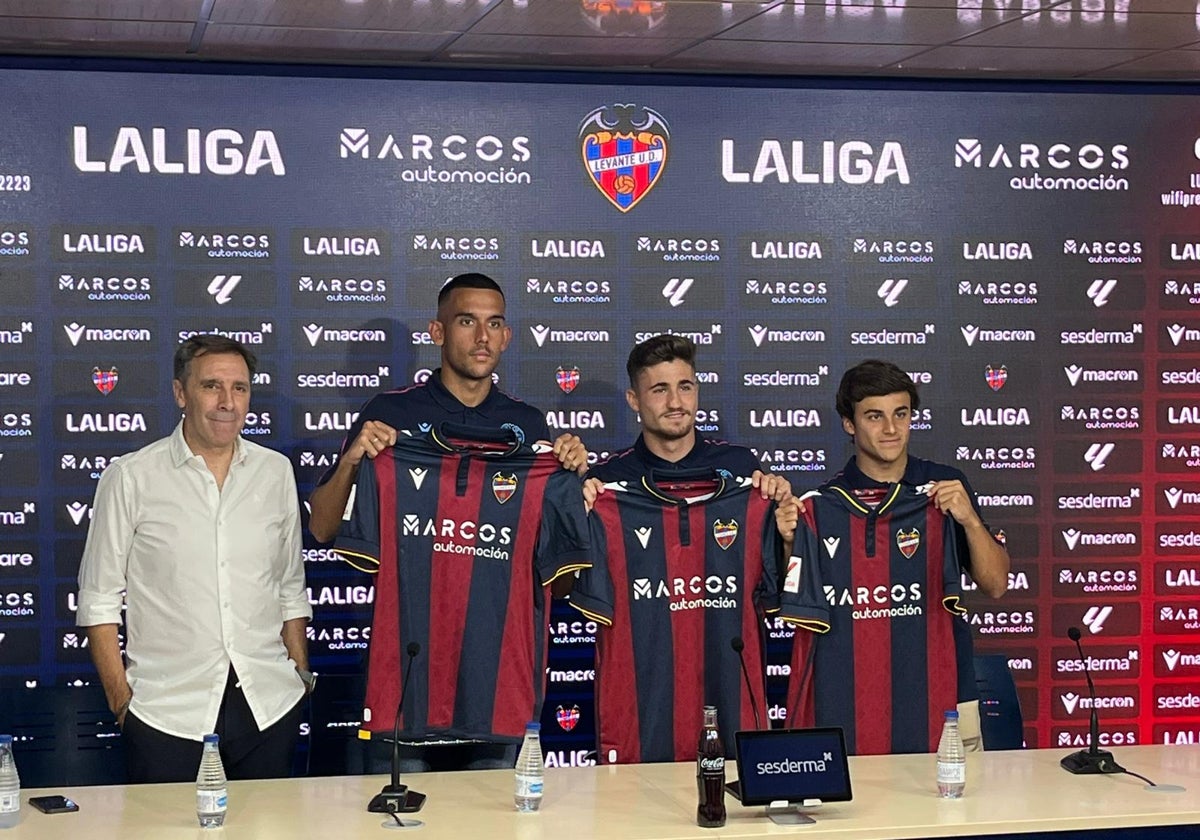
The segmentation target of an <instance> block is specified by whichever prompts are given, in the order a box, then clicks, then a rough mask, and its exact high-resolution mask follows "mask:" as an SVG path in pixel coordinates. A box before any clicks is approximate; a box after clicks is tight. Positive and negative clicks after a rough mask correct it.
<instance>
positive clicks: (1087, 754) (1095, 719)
mask: <svg viewBox="0 0 1200 840" xmlns="http://www.w3.org/2000/svg"><path fill="white" fill-rule="evenodd" d="M1067 636H1068V637H1069V638H1070V639H1071V641H1073V642H1074V643H1075V649H1076V650H1077V651H1079V661H1080V662H1082V663H1083V675H1084V676H1085V677H1087V685H1088V695H1089V696H1090V697H1091V698H1092V717H1091V727H1090V729H1089V730H1088V746H1087V749H1083V750H1080V751H1079V752H1073V753H1071V754H1070V755H1064V756H1063V757H1062V759H1060V760H1059V762H1058V763H1059V765H1060V766H1061V767H1062V769H1064V770H1066V771H1067V772H1068V773H1074V774H1076V775H1095V774H1098V773H1122V772H1124V769H1123V768H1122V767H1121V765H1119V764H1117V761H1116V759H1115V758H1113V754H1112V753H1111V752H1109V751H1108V750H1102V749H1100V716H1099V715H1098V714H1096V686H1095V684H1094V683H1093V682H1092V672H1091V669H1090V668H1088V664H1087V659H1086V658H1085V657H1084V655H1083V645H1081V644H1080V643H1079V638H1080V634H1079V628H1078V627H1071V628H1069V629H1068V630H1067Z"/></svg>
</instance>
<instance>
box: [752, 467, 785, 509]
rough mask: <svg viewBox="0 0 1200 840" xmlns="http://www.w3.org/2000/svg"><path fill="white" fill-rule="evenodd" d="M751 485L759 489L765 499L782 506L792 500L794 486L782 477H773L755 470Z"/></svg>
mask: <svg viewBox="0 0 1200 840" xmlns="http://www.w3.org/2000/svg"><path fill="white" fill-rule="evenodd" d="M750 481H751V483H752V484H753V485H754V486H755V487H756V488H758V492H759V493H761V494H762V497H763V498H764V499H770V500H771V501H773V502H775V503H777V504H780V505H782V504H783V503H784V502H786V501H788V500H789V499H791V498H792V485H791V482H789V481H788V480H787V479H786V478H784V477H783V476H781V475H772V474H771V473H765V472H763V471H762V470H755V471H754V474H753V475H751V476H750Z"/></svg>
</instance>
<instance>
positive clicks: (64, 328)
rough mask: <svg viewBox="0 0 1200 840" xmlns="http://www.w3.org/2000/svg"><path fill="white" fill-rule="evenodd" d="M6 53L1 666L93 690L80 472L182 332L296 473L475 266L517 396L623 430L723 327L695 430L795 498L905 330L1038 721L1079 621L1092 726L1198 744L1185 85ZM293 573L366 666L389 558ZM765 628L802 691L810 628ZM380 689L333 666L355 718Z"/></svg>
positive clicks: (565, 618) (1196, 315)
mask: <svg viewBox="0 0 1200 840" xmlns="http://www.w3.org/2000/svg"><path fill="white" fill-rule="evenodd" d="M2 80H3V84H2V85H0V103H2V104H3V110H4V112H5V113H6V114H8V115H9V116H8V118H7V119H6V120H5V124H4V129H3V131H2V132H0V288H2V289H3V301H4V303H3V307H2V308H0V540H2V543H0V678H3V679H4V680H5V682H6V684H12V683H13V682H14V681H15V682H16V684H17V685H22V684H23V685H25V686H28V691H29V693H30V694H29V696H30V698H31V700H30V702H31V703H36V702H37V700H36V692H37V691H38V690H39V689H42V688H44V687H46V686H62V685H82V684H84V683H94V682H95V681H96V677H95V675H94V673H93V671H92V668H91V666H90V663H89V659H88V652H87V650H86V648H85V644H84V637H83V635H82V633H81V632H80V631H78V630H77V629H76V628H75V626H74V618H75V591H76V583H75V576H76V572H77V567H78V564H79V558H80V554H81V551H82V547H83V541H84V536H85V533H86V529H87V525H88V520H89V516H90V514H91V502H92V495H93V492H94V489H95V485H96V479H97V477H98V476H99V475H100V473H101V471H102V470H103V468H104V466H105V465H106V464H108V463H110V462H111V461H112V460H113V459H115V458H117V457H118V456H120V455H121V454H123V453H127V452H129V451H131V450H133V449H135V448H137V447H139V446H142V445H144V444H146V443H148V442H150V441H152V440H154V439H155V438H158V437H160V436H162V435H165V434H167V433H168V432H169V431H170V430H171V428H172V427H173V425H174V424H175V423H176V422H177V420H178V416H179V415H178V411H177V410H176V409H175V407H174V404H173V402H172V400H171V398H170V380H171V366H170V357H171V354H172V352H173V350H174V347H175V345H176V344H177V343H178V342H179V341H180V340H182V339H184V338H186V337H187V336H190V335H194V334H197V333H213V332H216V333H222V334H226V335H230V336H233V337H236V338H238V339H240V340H241V341H244V342H246V343H247V344H249V345H250V346H251V347H252V348H253V349H254V351H255V352H256V353H257V354H258V355H259V358H260V359H261V363H262V370H261V372H260V373H259V374H258V376H257V378H256V381H255V383H254V397H253V404H252V409H253V411H252V413H251V414H250V416H249V418H248V421H247V427H246V431H245V434H246V436H247V437H248V438H250V439H252V440H254V441H257V442H259V443H261V444H264V445H266V446H270V447H274V448H277V449H279V450H281V451H283V452H285V453H287V454H288V455H289V456H290V457H291V459H292V462H293V464H294V465H295V468H296V474H297V477H298V480H299V484H300V489H301V494H302V496H305V497H306V496H307V494H308V492H309V490H310V489H311V488H312V486H313V484H314V482H315V481H316V480H317V477H318V476H319V475H320V474H321V473H322V472H323V471H324V470H325V469H326V468H327V467H328V466H329V465H331V464H333V463H334V461H335V458H336V453H337V451H338V448H339V445H340V442H341V440H342V437H343V434H344V432H345V430H346V429H347V428H349V426H350V424H351V422H352V421H353V419H354V417H355V411H356V410H357V408H358V407H359V406H360V405H361V403H362V402H363V401H364V400H365V399H366V398H367V397H368V396H369V395H371V394H373V393H375V392H377V391H380V390H385V389H388V388H393V387H400V386H404V385H407V384H410V383H413V382H419V381H421V380H422V379H424V378H425V377H427V376H428V375H429V373H430V370H431V369H432V368H434V367H435V366H436V364H437V359H438V351H437V348H436V347H435V346H433V344H432V342H431V340H430V337H429V334H428V332H427V322H428V319H429V316H430V315H431V314H432V311H433V308H434V300H435V296H436V291H437V289H438V287H439V286H440V284H441V283H442V282H444V281H445V279H446V278H447V277H449V276H451V275H453V274H456V273H459V272H462V271H468V270H479V271H484V272H487V273H489V274H491V275H493V276H495V277H496V278H498V279H499V280H500V281H501V283H502V284H503V285H504V287H505V289H506V291H507V295H508V314H509V318H510V320H511V323H512V325H513V341H512V345H511V347H510V348H509V350H508V352H507V353H506V354H505V357H504V360H503V362H502V364H501V367H500V369H499V371H498V382H499V385H500V387H501V388H503V389H505V390H507V391H510V392H512V393H514V394H517V395H520V396H522V397H524V398H526V399H528V400H529V401H531V402H533V403H534V404H536V405H538V406H539V407H541V408H542V409H543V410H545V412H546V417H547V421H548V423H549V425H550V428H551V429H552V430H553V431H554V432H556V433H557V432H573V433H576V434H578V435H580V436H581V437H582V438H583V439H584V441H585V442H586V443H587V444H588V446H589V449H590V450H591V451H592V452H593V453H595V454H598V455H605V454H607V453H609V452H612V451H614V450H617V449H620V448H622V447H624V446H626V445H628V444H629V443H630V442H631V441H632V440H633V438H634V437H635V436H636V434H637V432H638V423H637V418H636V417H635V415H634V414H633V413H632V412H631V411H629V409H628V408H627V406H626V405H625V403H624V400H623V397H622V392H623V390H624V388H625V387H626V380H625V374H624V367H623V365H624V359H625V356H626V353H627V351H628V350H629V348H630V347H631V346H632V345H633V344H634V343H635V342H637V341H640V340H642V339H644V338H646V337H648V336H651V335H654V334H656V333H660V332H674V333H678V334H681V335H686V336H688V337H690V338H692V339H693V340H695V341H696V343H697V344H698V345H699V347H700V358H699V366H698V367H699V370H698V379H699V381H700V382H701V383H702V387H701V411H700V413H699V415H698V417H697V428H698V429H699V430H700V431H702V432H703V433H705V434H707V435H713V436H716V437H722V438H727V439H731V440H733V441H735V442H739V443H742V444H745V445H748V446H750V447H753V448H754V449H755V451H756V452H757V453H758V455H759V457H760V459H761V461H762V466H763V468H764V469H769V470H773V471H775V472H779V473H782V474H784V475H786V476H787V477H788V478H789V479H790V480H791V481H792V483H793V484H794V486H795V487H796V488H797V489H798V490H799V489H803V488H807V487H811V486H813V485H815V484H818V483H820V482H822V481H824V480H826V479H828V478H830V477H831V476H832V475H833V474H834V473H835V472H837V470H838V469H839V468H840V466H841V465H842V463H843V462H844V460H845V459H846V458H847V457H848V456H849V454H850V448H849V445H848V443H847V439H846V436H845V435H844V433H843V432H842V430H841V428H840V424H839V421H838V417H837V415H836V413H835V412H834V410H833V393H834V390H835V388H836V386H837V382H838V378H839V376H840V374H841V372H842V370H843V369H844V368H845V367H846V366H847V365H850V364H853V363H855V362H857V361H859V360H861V359H863V358H867V357H884V358H888V359H892V360H895V361H896V362H897V363H899V364H900V365H901V366H902V367H903V368H904V369H905V370H907V371H910V372H911V375H912V377H913V379H914V380H915V381H916V382H917V383H918V384H919V387H920V389H921V392H922V394H923V404H922V407H921V409H920V411H919V412H917V414H916V417H915V419H914V432H913V438H912V443H913V448H914V450H915V451H917V452H919V453H921V454H923V455H925V456H928V457H932V458H935V459H937V460H940V461H944V462H946V463H949V464H952V465H954V466H956V467H959V468H961V469H962V470H963V471H964V472H965V473H966V474H967V475H968V476H969V477H970V479H971V481H972V482H973V484H974V485H975V487H976V488H977V490H978V492H979V493H980V494H981V498H980V501H981V503H982V506H983V510H984V513H985V514H986V518H987V519H988V521H989V522H990V524H991V525H992V526H993V528H995V529H1001V530H1003V533H1004V534H1005V535H1006V538H1007V543H1008V547H1009V551H1010V553H1011V555H1012V558H1013V571H1012V576H1011V586H1010V592H1009V594H1008V595H1007V596H1006V597H1005V598H1004V599H1003V600H1001V601H999V602H995V601H990V600H987V599H984V598H982V597H972V598H970V600H969V607H970V612H969V615H968V617H967V620H968V621H969V622H970V624H971V627H972V628H973V630H974V633H975V637H976V639H977V645H978V648H979V650H980V651H983V652H1002V653H1005V654H1007V655H1008V657H1009V661H1010V665H1011V666H1012V668H1013V670H1014V672H1015V674H1016V677H1017V681H1018V686H1019V690H1020V697H1021V702H1022V706H1023V710H1024V713H1025V720H1026V723H1027V727H1026V729H1027V731H1026V737H1027V741H1028V743H1029V744H1030V745H1031V746H1033V745H1036V746H1043V747H1044V746H1061V747H1068V746H1077V745H1079V744H1081V743H1083V739H1084V736H1085V731H1086V724H1087V716H1088V713H1089V701H1088V699H1087V692H1086V688H1085V684H1084V680H1083V674H1082V673H1081V672H1080V670H1079V668H1078V663H1077V661H1076V659H1075V655H1074V651H1073V648H1072V646H1071V645H1070V644H1069V642H1068V641H1067V640H1066V630H1067V628H1068V627H1070V626H1078V627H1080V628H1081V629H1082V630H1083V631H1084V636H1085V642H1086V650H1087V652H1088V653H1089V657H1090V658H1089V661H1090V666H1091V669H1092V672H1093V673H1094V675H1095V677H1096V684H1097V693H1098V701H1097V703H1098V705H1099V706H1100V707H1101V709H1102V721H1103V722H1102V726H1101V729H1102V739H1103V741H1104V742H1105V743H1107V744H1109V745H1112V746H1117V745H1124V744H1134V743H1149V742H1155V743H1163V742H1167V743H1177V742H1183V743H1193V742H1194V741H1195V740H1197V739H1198V738H1200V692H1198V690H1197V688H1196V685H1197V677H1198V676H1200V635H1198V632H1200V608H1198V607H1197V606H1196V603H1197V600H1196V596H1197V594H1200V561H1198V560H1197V546H1198V545H1200V476H1198V475H1197V472H1196V471H1197V470H1200V361H1198V354H1197V349H1198V348H1200V311H1198V310H1200V234H1198V233H1197V231H1198V225H1197V221H1198V219H1200V159H1198V158H1200V140H1198V138H1200V103H1198V102H1197V101H1196V100H1195V98H1194V97H1186V96H1183V95H1144V94H1126V93H1117V92H1103V93H1096V92H1092V91H1086V90H1085V91H1078V90H1077V91H1074V92H1042V91H1026V92H1022V91H1018V92H987V91H983V90H968V91H946V92H938V91H933V90H873V89H864V88H857V89H849V90H844V89H782V88H780V89H770V88H761V87H734V86H720V85H716V86H669V85H649V84H630V85H626V86H614V85H610V84H580V83H571V84H546V83H524V84H512V83H503V82H497V83H488V82H482V81H479V82H470V81H428V80H427V81H420V80H398V79H377V78H298V77H291V78H287V77H265V76H254V75H242V76H238V75H175V74H167V73H136V74H135V73H128V74H123V73H118V72H87V73H83V72H67V71H61V72H59V71H48V70H45V71H44V70H9V71H4V72H3V74H2ZM747 536H748V535H747ZM305 565H306V571H307V575H308V581H309V586H310V598H311V601H312V604H313V608H314V612H315V618H314V621H313V623H312V625H311V627H310V632H309V636H310V646H311V651H312V660H313V665H314V668H315V669H316V670H318V671H321V672H323V673H324V674H326V675H328V676H330V677H333V676H337V675H356V674H358V675H361V672H362V667H363V665H362V663H363V662H364V655H365V649H366V647H367V644H368V641H369V639H370V626H369V625H370V617H371V610H372V600H373V594H374V591H373V588H372V580H371V579H370V578H369V577H366V576H364V575H361V574H359V573H357V572H355V571H354V570H352V569H350V568H349V567H347V566H345V565H344V564H342V563H340V562H338V561H337V560H336V558H335V557H334V556H333V555H332V553H331V552H330V551H328V550H327V549H325V548H322V547H319V546H316V545H315V544H313V543H312V542H311V538H310V541H309V543H308V545H307V547H306V549H305ZM964 584H965V585H967V586H968V588H970V582H969V581H964ZM676 585H679V586H681V587H682V591H683V593H684V594H683V596H680V597H679V600H686V601H695V600H697V599H700V598H709V599H711V600H712V602H713V603H714V604H715V603H720V602H721V601H722V599H730V598H732V599H734V600H739V599H742V598H745V597H747V593H744V592H732V591H727V590H726V588H725V585H724V582H723V581H716V580H707V581H683V582H682V583H678V584H677V582H668V588H673V587H674V586H676ZM654 591H658V589H657V585H656V586H655V587H654ZM921 596H922V597H921V598H920V599H918V600H915V601H914V600H911V599H910V595H909V594H908V593H900V592H894V593H893V592H869V593H853V594H852V597H854V598H858V599H860V601H861V609H862V610H863V613H862V614H863V616H864V619H863V620H869V619H868V618H866V617H867V616H870V615H872V614H877V613H876V612H875V611H880V610H892V609H901V610H908V609H912V608H916V609H938V608H939V607H938V606H937V603H936V600H934V601H929V600H926V599H927V597H928V593H921ZM552 630H553V633H552V636H553V652H552V664H551V667H550V671H549V674H548V680H549V691H550V695H549V699H548V702H547V704H546V710H545V718H544V719H545V723H546V725H547V728H546V730H545V731H546V732H547V742H548V743H547V745H548V748H549V750H548V752H549V759H550V761H551V762H552V763H581V762H588V761H591V760H594V753H593V752H591V751H590V750H591V744H592V737H593V734H594V728H593V703H592V689H591V678H592V675H593V672H592V667H593V665H592V644H591V642H592V639H593V636H594V634H595V630H596V628H595V627H594V625H592V624H590V623H588V622H586V621H583V620H582V619H580V618H578V617H576V616H575V614H574V612H573V611H571V610H570V609H569V608H562V609H558V610H557V611H556V612H555V615H554V619H553V628H552ZM765 632H767V633H768V634H769V638H770V640H771V655H772V660H773V662H774V664H773V665H772V669H771V670H772V674H773V678H774V679H775V684H776V692H777V689H778V686H779V684H780V683H781V681H782V679H783V677H784V676H785V675H786V670H787V669H786V664H784V663H785V662H786V648H787V645H788V644H789V637H788V634H787V633H786V632H785V631H784V630H783V629H782V628H780V627H779V626H776V625H774V624H770V625H768V626H767V627H766V628H765ZM22 681H23V682H22ZM358 690H359V687H358V685H357V684H356V682H355V681H354V680H352V679H345V680H341V681H338V680H330V681H329V682H328V683H327V687H323V688H322V691H333V692H338V691H340V692H345V693H346V696H345V697H342V698H341V699H342V700H344V701H345V703H344V704H343V706H344V707H345V708H347V709H355V708H356V704H357V702H358V697H357V696H354V695H355V692H357V691H358ZM777 698H778V694H777V693H776V694H775V696H774V697H773V699H772V702H771V705H772V709H771V716H772V718H773V719H780V718H781V717H782V716H783V709H782V707H781V706H779V703H778V699H777ZM354 714H355V712H353V711H351V712H348V713H345V714H344V715H343V717H344V718H345V719H338V720H332V721H330V720H314V721H313V726H314V731H313V737H314V738H322V737H326V736H330V737H332V736H333V735H337V736H339V737H345V736H346V735H347V733H348V732H351V731H353V725H354V720H355V719H356V718H355V717H354V716H353V715H354ZM551 733H552V734H551Z"/></svg>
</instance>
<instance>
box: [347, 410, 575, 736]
mask: <svg viewBox="0 0 1200 840" xmlns="http://www.w3.org/2000/svg"><path fill="white" fill-rule="evenodd" d="M335 548H336V550H337V551H338V552H339V553H340V554H342V556H343V557H344V558H345V559H346V560H347V561H348V562H350V563H351V565H353V566H355V567H357V568H360V569H362V570H364V571H368V572H375V573H377V579H376V584H375V614H374V618H373V620H372V634H371V647H370V652H369V655H368V665H367V689H366V701H365V708H364V712H363V728H364V730H365V731H367V732H382V731H387V732H389V733H390V732H391V730H392V727H393V724H394V722H395V715H396V706H397V703H398V701H399V698H400V692H401V690H402V688H403V686H402V685H401V681H402V678H403V670H404V666H405V664H406V663H405V662H404V661H403V660H404V659H405V658H406V657H405V656H404V654H403V652H404V651H406V650H407V648H408V645H409V644H410V643H412V642H416V643H418V644H419V645H420V646H421V653H420V655H419V656H418V657H417V658H416V659H415V660H414V663H413V669H412V678H411V681H410V684H409V686H408V693H407V695H406V697H405V701H404V703H405V705H404V713H403V717H402V720H401V732H402V735H403V737H405V738H408V739H411V740H433V739H439V738H443V739H444V738H479V739H483V740H489V741H502V742H503V741H507V742H517V741H520V740H521V738H522V736H523V734H524V732H525V724H526V723H528V722H529V721H531V720H537V719H538V717H539V715H540V713H541V705H542V696H543V689H544V683H545V674H546V644H547V637H546V622H547V607H548V604H547V601H548V600H549V588H548V587H549V584H550V582H551V581H552V580H553V579H554V578H556V577H558V576H559V575H562V574H565V573H568V572H573V571H575V570H578V569H582V568H585V567H586V566H587V565H588V563H589V562H590V561H589V560H588V554H587V523H586V517H585V514H584V510H583V497H582V493H581V484H580V480H579V478H578V477H577V476H576V475H575V474H574V473H572V472H569V471H567V470H563V469H561V468H560V466H559V463H558V460H557V459H556V458H555V457H554V455H553V453H552V452H551V451H550V448H549V447H548V446H545V445H538V446H536V447H530V446H528V445H524V444H521V443H519V442H518V441H517V439H516V437H515V436H514V435H513V433H512V432H511V430H494V431H490V432H489V431H485V430H479V429H469V428H465V427H456V426H452V425H450V424H443V425H442V426H441V427H439V428H435V429H433V430H431V431H430V432H429V433H427V434H418V435H416V436H410V435H406V434H401V435H400V436H399V437H398V439H397V441H396V445H395V446H393V447H392V448H391V449H389V450H385V451H384V452H382V453H380V455H379V456H378V457H376V458H374V459H373V460H371V461H363V465H362V467H361V468H360V469H359V471H358V481H357V484H356V485H355V499H354V505H353V509H352V511H351V516H350V518H349V519H348V520H346V521H345V522H343V524H342V529H341V533H340V534H339V536H338V538H337V542H336V546H335Z"/></svg>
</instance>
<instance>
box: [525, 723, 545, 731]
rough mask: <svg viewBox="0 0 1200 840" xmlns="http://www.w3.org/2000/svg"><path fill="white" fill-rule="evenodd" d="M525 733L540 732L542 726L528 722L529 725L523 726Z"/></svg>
mask: <svg viewBox="0 0 1200 840" xmlns="http://www.w3.org/2000/svg"><path fill="white" fill-rule="evenodd" d="M525 731H526V732H541V731H542V725H541V724H540V723H536V722H534V721H530V722H529V723H527V724H525Z"/></svg>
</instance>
